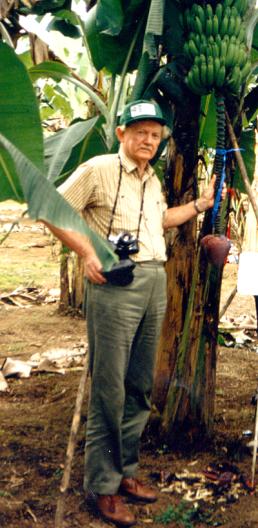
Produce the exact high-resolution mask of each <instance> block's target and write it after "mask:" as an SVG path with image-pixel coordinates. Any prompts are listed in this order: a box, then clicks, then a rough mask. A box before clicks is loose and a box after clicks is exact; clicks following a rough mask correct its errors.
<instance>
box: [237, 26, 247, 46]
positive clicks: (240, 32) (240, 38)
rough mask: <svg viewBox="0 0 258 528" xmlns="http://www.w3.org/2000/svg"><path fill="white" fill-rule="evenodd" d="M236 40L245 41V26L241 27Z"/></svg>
mask: <svg viewBox="0 0 258 528" xmlns="http://www.w3.org/2000/svg"><path fill="white" fill-rule="evenodd" d="M238 38H239V40H240V41H241V42H245V41H246V28H245V26H241V27H240V30H239V34H238Z"/></svg>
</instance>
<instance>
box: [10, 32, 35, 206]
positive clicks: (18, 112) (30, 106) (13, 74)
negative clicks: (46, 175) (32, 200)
mask: <svg viewBox="0 0 258 528" xmlns="http://www.w3.org/2000/svg"><path fill="white" fill-rule="evenodd" d="M0 63H1V68H0V133H2V134H3V135H4V136H5V137H6V138H8V139H9V140H10V141H12V143H13V144H14V145H15V146H16V147H17V148H18V149H20V150H21V152H23V153H24V154H25V155H26V156H27V157H28V158H29V159H30V160H31V161H32V162H33V163H34V164H35V165H36V166H37V167H38V168H39V169H43V166H44V165H43V133H42V128H41V122H40V115H39V110H38V104H37V100H36V96H35V93H34V90H33V86H32V84H31V81H30V78H29V76H28V73H27V71H26V68H25V66H24V65H23V63H22V62H21V61H20V60H19V59H18V57H17V55H16V54H15V52H14V50H13V49H11V48H10V47H9V46H7V44H4V43H3V42H0ZM0 181H1V186H0V201H2V200H6V199H10V198H12V199H15V200H17V201H23V193H22V189H21V185H20V182H19V178H18V175H17V172H16V169H15V167H14V165H13V161H12V159H11V158H10V156H9V154H8V153H7V152H6V151H5V150H3V149H2V148H1V149H0Z"/></svg>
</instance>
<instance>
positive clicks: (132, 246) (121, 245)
mask: <svg viewBox="0 0 258 528" xmlns="http://www.w3.org/2000/svg"><path fill="white" fill-rule="evenodd" d="M108 241H109V243H110V245H111V247H112V249H113V251H114V253H116V254H117V255H118V256H119V258H120V260H124V259H127V258H128V257H129V255H135V254H136V253H138V252H139V244H138V240H137V238H135V237H134V236H133V235H131V233H129V231H122V232H121V233H119V235H117V236H115V235H110V236H109V238H108Z"/></svg>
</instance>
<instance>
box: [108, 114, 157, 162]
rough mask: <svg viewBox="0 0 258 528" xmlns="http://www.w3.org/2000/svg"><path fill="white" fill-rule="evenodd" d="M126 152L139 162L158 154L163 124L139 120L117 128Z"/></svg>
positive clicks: (146, 160)
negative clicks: (123, 128)
mask: <svg viewBox="0 0 258 528" xmlns="http://www.w3.org/2000/svg"><path fill="white" fill-rule="evenodd" d="M117 136H118V139H119V141H120V143H122V144H123V147H124V151H125V154H126V155H127V156H128V157H129V158H131V159H133V160H134V161H136V162H137V163H142V162H146V163H147V162H148V161H150V160H151V159H152V158H153V157H154V156H155V154H156V152H157V150H158V146H159V144H160V141H161V137H162V125H161V124H160V123H157V122H156V121H139V122H137V123H133V124H132V125H130V126H128V127H126V129H125V130H124V131H122V130H121V129H119V127H118V130H117Z"/></svg>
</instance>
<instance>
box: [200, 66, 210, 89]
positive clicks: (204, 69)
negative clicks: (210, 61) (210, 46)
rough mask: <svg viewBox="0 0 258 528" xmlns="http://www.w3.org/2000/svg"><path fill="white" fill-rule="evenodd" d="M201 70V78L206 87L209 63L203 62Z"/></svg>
mask: <svg viewBox="0 0 258 528" xmlns="http://www.w3.org/2000/svg"><path fill="white" fill-rule="evenodd" d="M199 70H200V79H201V83H202V85H203V86H204V87H205V86H207V84H208V83H207V64H206V61H205V62H204V61H203V62H202V63H201V66H200V68H199Z"/></svg>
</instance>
